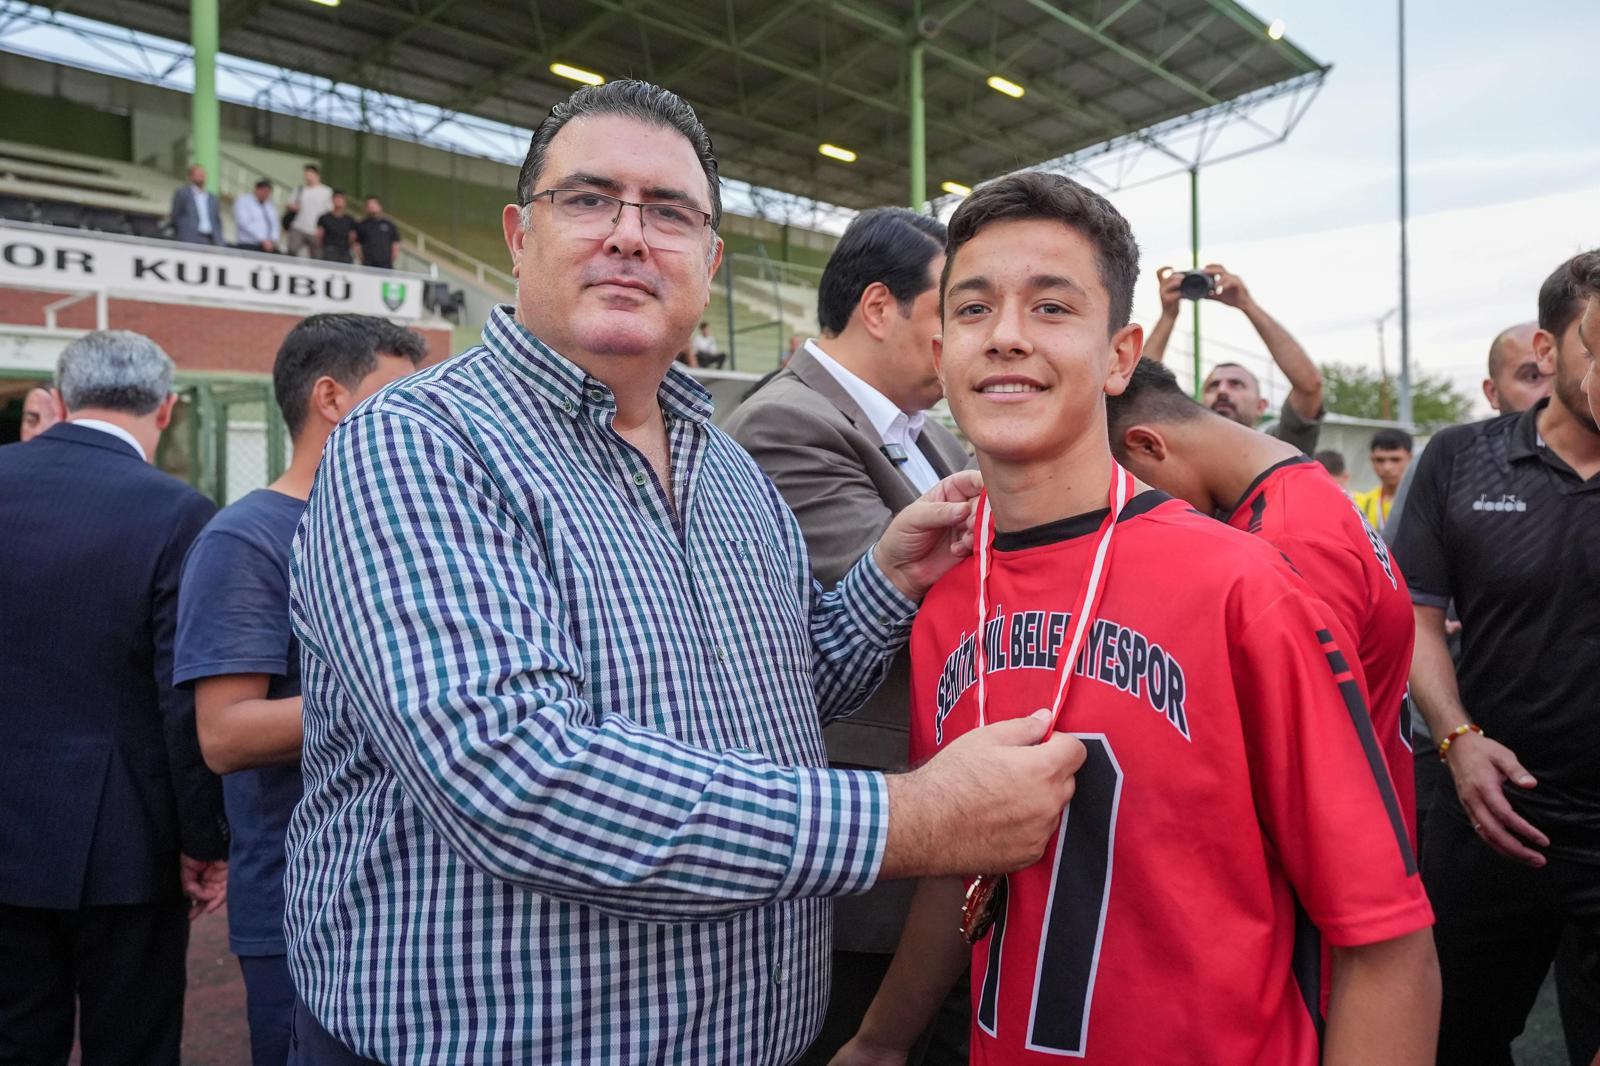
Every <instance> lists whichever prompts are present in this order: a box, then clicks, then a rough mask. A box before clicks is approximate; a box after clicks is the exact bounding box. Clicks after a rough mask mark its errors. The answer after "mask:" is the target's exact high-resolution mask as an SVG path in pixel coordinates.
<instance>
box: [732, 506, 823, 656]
mask: <svg viewBox="0 0 1600 1066" xmlns="http://www.w3.org/2000/svg"><path fill="white" fill-rule="evenodd" d="M729 547H730V548H731V550H732V555H733V558H732V560H731V564H732V565H731V566H730V567H729V572H730V573H732V574H736V575H738V580H739V582H740V584H741V585H742V586H743V588H742V590H741V594H740V595H739V596H738V598H739V599H740V600H741V601H742V602H743V605H744V606H745V609H746V610H749V611H751V612H752V616H751V617H750V618H749V619H748V624H749V626H750V629H749V630H748V632H750V633H752V634H753V635H755V637H756V639H760V640H764V641H766V642H767V643H768V644H769V650H770V652H771V653H772V654H771V658H772V660H773V661H774V663H775V664H776V665H778V666H779V667H781V668H787V669H794V670H801V671H806V672H809V670H810V668H811V650H810V649H811V642H810V639H809V625H808V619H809V606H810V602H809V595H808V594H806V592H804V591H803V590H806V589H807V585H806V583H805V582H803V581H801V580H800V578H799V576H798V573H797V571H798V565H797V563H796V562H795V561H794V560H792V559H790V558H789V557H788V556H787V554H786V553H785V552H783V550H782V549H781V548H779V546H778V545H777V544H776V543H774V542H772V541H769V540H766V539H764V538H761V537H749V536H744V537H735V538H733V539H732V542H731V544H730V545H729ZM730 591H732V590H730Z"/></svg>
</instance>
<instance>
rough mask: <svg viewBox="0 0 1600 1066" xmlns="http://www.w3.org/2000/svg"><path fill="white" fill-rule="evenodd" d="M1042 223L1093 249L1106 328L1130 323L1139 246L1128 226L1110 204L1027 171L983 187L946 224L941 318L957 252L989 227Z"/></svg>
mask: <svg viewBox="0 0 1600 1066" xmlns="http://www.w3.org/2000/svg"><path fill="white" fill-rule="evenodd" d="M1026 219H1044V220H1047V221H1051V222H1059V223H1061V224H1062V225H1064V226H1068V227H1070V228H1072V229H1075V230H1077V231H1078V232H1079V233H1081V234H1083V236H1084V237H1085V238H1086V239H1087V240H1088V241H1089V243H1090V244H1092V245H1094V250H1095V261H1096V263H1097V264H1098V265H1099V267H1100V282H1101V284H1103V285H1104V286H1105V288H1106V293H1107V294H1108V295H1109V296H1110V298H1111V307H1110V313H1109V318H1108V321H1107V322H1106V328H1107V332H1108V333H1115V332H1116V331H1117V330H1119V329H1121V328H1122V327H1123V326H1126V325H1127V324H1128V322H1129V320H1130V319H1132V317H1133V287H1134V284H1135V283H1136V282H1137V281H1138V280H1139V244H1138V242H1137V241H1135V240H1134V239H1133V230H1132V228H1131V227H1130V226H1129V225H1128V220H1127V219H1125V218H1123V217H1122V214H1121V213H1120V212H1119V211H1118V210H1117V209H1116V208H1115V207H1113V206H1111V201H1109V200H1107V199H1106V198H1105V197H1104V196H1101V195H1100V194H1099V193H1097V192H1094V191H1093V190H1091V189H1088V188H1085V187H1084V186H1082V185H1080V184H1078V183H1077V182H1075V181H1073V180H1072V179H1071V178H1069V177H1066V176H1064V175H1061V174H1047V173H1045V172H1043V171H1038V170H1029V171H1024V172H1022V173H1020V174H1009V175H1007V176H1006V177H1003V178H1000V179H998V180H996V181H991V182H989V183H988V184H987V185H984V186H981V187H980V188H979V189H978V190H977V191H976V192H974V193H973V194H972V195H971V196H969V197H967V198H966V199H965V200H963V201H962V203H961V206H960V207H958V208H956V213H955V214H954V215H952V216H951V218H950V240H949V242H948V244H947V245H946V246H945V256H946V259H945V263H944V277H942V278H940V280H939V313H940V314H941V315H943V314H944V292H945V290H946V289H947V288H948V287H949V285H950V267H951V265H952V264H953V263H954V262H955V261H956V253H957V252H959V251H960V250H961V246H962V245H964V244H966V243H967V242H968V241H970V240H972V238H973V237H976V236H977V235H978V231H980V230H981V229H983V227H985V226H987V225H989V224H990V223H992V222H1011V221H1016V220H1026Z"/></svg>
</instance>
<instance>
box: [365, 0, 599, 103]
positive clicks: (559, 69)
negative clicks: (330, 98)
mask: <svg viewBox="0 0 1600 1066" xmlns="http://www.w3.org/2000/svg"><path fill="white" fill-rule="evenodd" d="M335 2H336V3H337V0H335ZM550 73H552V74H555V75H557V76H558V77H562V78H567V79H570V80H571V81H578V82H582V83H583V84H585V85H604V84H605V83H606V79H605V78H603V77H601V76H600V75H599V74H596V73H595V72H594V71H592V70H584V69H583V68H582V67H575V66H573V65H572V64H570V63H551V64H550Z"/></svg>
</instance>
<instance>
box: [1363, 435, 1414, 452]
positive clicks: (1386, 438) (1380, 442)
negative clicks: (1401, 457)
mask: <svg viewBox="0 0 1600 1066" xmlns="http://www.w3.org/2000/svg"><path fill="white" fill-rule="evenodd" d="M1415 446H1416V445H1415V442H1414V441H1412V439H1411V434H1409V433H1407V432H1406V431H1405V430H1403V429H1380V430H1378V432H1376V433H1374V434H1373V435H1372V445H1371V447H1369V448H1368V449H1367V450H1368V451H1374V452H1394V451H1401V452H1405V453H1407V454H1408V455H1409V454H1410V453H1411V450H1412V448H1414V447H1415Z"/></svg>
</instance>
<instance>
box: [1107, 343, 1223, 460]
mask: <svg viewBox="0 0 1600 1066" xmlns="http://www.w3.org/2000/svg"><path fill="white" fill-rule="evenodd" d="M1209 413H1210V412H1209V411H1207V410H1206V409H1205V408H1204V407H1201V406H1200V405H1199V404H1198V403H1196V402H1195V400H1194V397H1192V396H1190V395H1189V394H1188V393H1187V392H1184V391H1183V387H1182V386H1181V385H1179V384H1178V379H1177V378H1176V377H1175V376H1174V375H1173V373H1172V371H1171V370H1169V369H1167V367H1166V366H1164V365H1163V364H1161V363H1158V362H1156V361H1155V360H1154V359H1140V360H1139V362H1138V363H1136V364H1135V365H1134V368H1133V373H1132V374H1130V375H1129V376H1128V384H1127V387H1126V388H1124V389H1123V390H1122V395H1120V396H1107V397H1106V429H1107V430H1109V431H1110V434H1111V440H1112V443H1113V444H1116V443H1117V442H1118V441H1120V440H1121V439H1122V433H1123V431H1124V430H1126V429H1127V428H1128V427H1129V426H1136V425H1138V424H1139V423H1141V422H1150V423H1155V424H1157V425H1160V424H1170V423H1174V422H1188V421H1189V420H1191V419H1194V418H1199V417H1200V416H1201V415H1206V414H1209Z"/></svg>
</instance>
